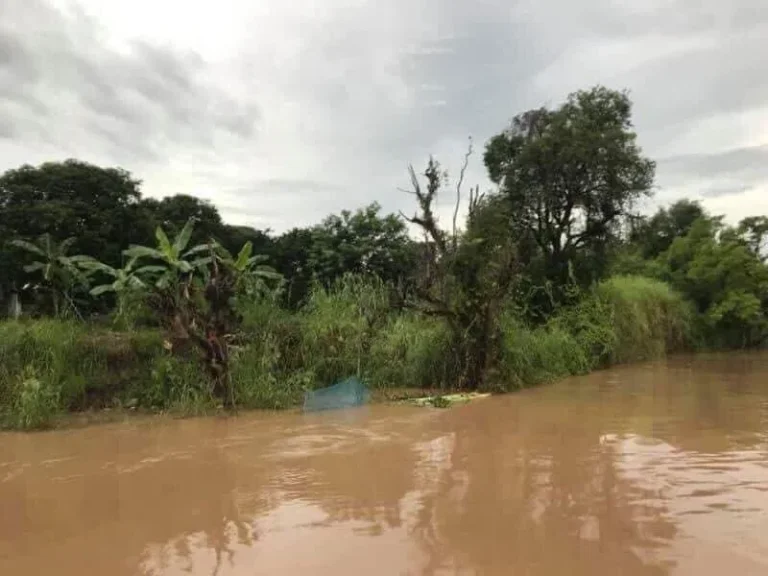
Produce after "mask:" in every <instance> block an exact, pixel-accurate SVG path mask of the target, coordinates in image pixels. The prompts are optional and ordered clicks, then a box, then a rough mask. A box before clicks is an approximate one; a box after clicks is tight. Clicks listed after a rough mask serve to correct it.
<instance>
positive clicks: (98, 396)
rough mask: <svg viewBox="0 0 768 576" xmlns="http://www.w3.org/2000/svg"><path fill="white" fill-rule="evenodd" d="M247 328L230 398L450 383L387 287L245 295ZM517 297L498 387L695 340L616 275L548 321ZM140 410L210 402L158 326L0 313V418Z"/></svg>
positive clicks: (453, 361) (446, 357)
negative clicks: (288, 299) (285, 297)
mask: <svg viewBox="0 0 768 576" xmlns="http://www.w3.org/2000/svg"><path fill="white" fill-rule="evenodd" d="M239 309H240V312H241V314H242V317H243V329H242V332H241V334H240V335H239V338H238V340H237V341H236V342H234V343H233V345H232V346H231V356H230V377H231V381H232V385H233V390H234V394H235V400H236V403H237V404H238V405H239V406H243V407H249V408H269V409H275V408H285V407H289V406H293V405H295V404H297V403H298V402H299V401H300V400H301V398H302V397H303V394H304V391H306V390H311V389H314V388H318V387H322V386H326V385H329V384H332V383H334V382H336V381H338V380H341V379H344V378H347V377H349V376H352V375H356V376H358V377H359V378H360V379H361V380H363V381H364V382H366V383H367V384H369V385H370V386H372V387H374V388H381V389H391V388H428V389H435V388H447V387H448V386H449V384H448V383H451V382H455V381H456V377H455V376H456V374H457V370H458V368H459V367H458V359H457V358H455V357H454V354H453V353H452V350H453V349H454V347H453V346H452V344H453V342H452V339H451V334H450V331H449V330H448V328H447V326H446V325H445V323H444V322H442V321H441V320H439V319H435V318H427V317H424V316H421V315H419V314H417V313H415V312H413V311H410V310H401V309H394V308H393V307H392V306H391V302H390V300H389V292H388V289H387V287H386V286H384V285H383V284H381V283H380V282H377V281H373V280H369V279H363V278H360V277H345V278H343V279H342V280H341V281H339V282H338V283H337V284H335V285H334V286H332V287H331V288H328V289H326V288H322V287H320V286H316V287H315V288H314V290H313V292H312V294H311V297H310V298H309V301H308V303H307V305H306V306H305V307H304V308H303V309H301V310H299V311H298V312H292V311H288V310H285V309H284V308H282V307H281V306H280V305H279V303H278V301H277V299H276V298H271V297H261V298H259V299H253V300H250V301H247V302H240V303H239ZM513 310H514V307H513V306H511V305H510V307H509V311H507V312H505V313H504V315H503V317H502V318H501V321H500V326H501V332H502V347H501V353H500V356H499V358H497V359H496V361H495V362H494V365H493V374H492V375H491V376H492V377H490V378H489V379H488V382H489V386H491V387H493V389H495V390H511V389H516V388H521V387H526V386H532V385H536V384H540V383H543V382H547V381H550V380H554V379H557V378H561V377H563V376H567V375H571V374H583V373H586V372H589V371H590V370H593V369H595V368H598V367H601V366H606V365H610V364H614V363H619V362H631V361H640V360H647V359H652V358H657V357H659V356H661V355H663V354H665V353H667V352H669V351H675V350H679V349H680V348H681V347H683V346H685V345H686V344H687V343H688V342H689V341H690V326H691V312H690V308H689V306H688V305H687V303H686V302H685V301H684V300H683V299H682V298H681V297H680V296H679V295H678V294H677V293H675V292H674V291H672V290H671V289H670V288H669V287H668V286H667V285H665V284H663V283H661V282H657V281H654V280H650V279H647V278H640V277H631V276H626V277H616V278H612V279H610V280H607V281H605V282H603V283H602V284H600V285H598V286H596V287H595V288H594V289H593V290H591V291H589V292H588V293H586V294H585V295H583V297H582V298H581V300H580V302H579V303H578V304H577V305H575V306H573V307H570V308H567V309H563V310H561V311H560V312H558V313H557V314H556V315H555V316H554V317H553V318H552V319H550V321H549V322H548V323H547V324H545V325H544V326H539V327H531V326H528V325H526V324H524V323H523V322H521V321H520V320H519V319H518V318H517V317H516V315H515V314H514V312H513ZM107 406H131V407H133V406H136V407H141V408H147V409H154V410H172V411H174V412H178V413H182V414H198V413H202V412H206V411H208V410H210V409H212V408H215V406H216V401H215V399H214V397H213V395H212V392H211V383H210V380H209V379H208V378H207V376H206V374H205V371H204V370H203V369H202V365H201V364H200V362H199V359H198V358H197V357H196V356H195V355H194V354H192V355H189V356H186V357H185V356H184V355H183V354H179V351H178V350H175V351H174V352H173V353H171V352H170V351H168V350H167V349H166V347H164V340H163V336H162V334H161V333H160V332H158V331H153V330H148V329H133V330H131V331H124V332H117V331H114V330H109V329H107V328H106V327H100V326H96V325H93V324H84V323H77V322H70V321H60V320H36V321H22V322H16V321H8V322H4V323H0V424H2V425H4V426H12V427H21V428H32V427H43V426H45V425H47V424H49V423H50V422H51V421H52V419H54V418H55V416H56V415H57V414H58V413H61V412H63V411H72V410H82V409H88V408H100V407H107Z"/></svg>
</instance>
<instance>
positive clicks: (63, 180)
mask: <svg viewBox="0 0 768 576" xmlns="http://www.w3.org/2000/svg"><path fill="white" fill-rule="evenodd" d="M139 186H140V182H139V181H138V180H136V179H134V178H133V177H132V176H131V174H130V173H129V172H127V171H125V170H122V169H120V168H101V167H99V166H94V165H92V164H88V163H86V162H79V161H77V160H67V161H65V162H47V163H45V164H42V165H40V166H37V167H33V166H28V165H25V166H22V167H20V168H18V169H15V170H9V171H7V172H5V174H3V175H2V176H0V229H2V232H3V233H4V234H5V235H6V237H16V238H34V237H39V236H40V235H41V234H50V235H51V236H52V237H54V238H74V239H75V240H74V241H73V244H72V249H73V250H74V251H76V252H77V253H79V254H87V255H89V256H93V257H94V258H97V259H98V260H100V261H102V262H106V263H108V264H111V265H119V264H120V260H121V251H122V249H123V247H124V246H125V245H127V244H128V243H130V242H136V241H142V240H143V239H144V238H145V237H146V236H147V234H148V233H149V234H150V235H151V228H149V222H147V221H146V220H145V219H143V218H142V214H141V212H140V210H138V203H139V200H140V198H141V193H140V190H139Z"/></svg>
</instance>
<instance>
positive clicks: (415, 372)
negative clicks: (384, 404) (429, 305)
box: [365, 313, 459, 388]
mask: <svg viewBox="0 0 768 576" xmlns="http://www.w3.org/2000/svg"><path fill="white" fill-rule="evenodd" d="M455 360H456V359H455V358H454V357H453V354H452V350H451V342H450V332H449V330H448V328H447V327H446V326H445V324H443V323H442V322H440V321H437V320H434V319H430V318H424V317H421V316H418V315H416V314H415V313H406V314H401V315H399V316H397V317H395V318H391V319H390V320H389V321H388V322H387V324H386V325H385V326H382V327H381V329H380V330H378V331H377V332H376V334H375V335H374V337H373V339H372V342H371V345H370V352H369V354H368V355H367V356H366V362H365V377H366V380H368V381H369V382H370V383H372V384H373V385H374V386H376V387H378V388H388V387H399V388H402V387H406V388H444V387H445V383H446V382H451V381H455V374H456V371H457V370H458V369H459V367H458V363H457V362H456V361H455Z"/></svg>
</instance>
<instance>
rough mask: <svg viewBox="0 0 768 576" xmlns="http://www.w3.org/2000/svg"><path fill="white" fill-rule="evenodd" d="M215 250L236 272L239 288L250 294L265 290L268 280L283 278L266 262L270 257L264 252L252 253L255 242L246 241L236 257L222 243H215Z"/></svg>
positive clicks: (217, 255) (219, 260)
mask: <svg viewBox="0 0 768 576" xmlns="http://www.w3.org/2000/svg"><path fill="white" fill-rule="evenodd" d="M214 251H215V254H216V258H217V261H218V262H220V263H221V264H222V265H224V266H225V267H226V268H228V269H229V270H230V271H232V272H233V273H234V276H235V278H236V282H237V284H238V289H244V290H245V292H246V293H248V294H251V293H253V292H256V291H260V292H263V291H264V290H265V289H266V286H267V282H269V281H279V280H282V279H283V276H282V274H280V273H278V272H277V271H276V270H275V269H274V268H272V267H271V266H267V265H266V264H264V262H266V261H267V259H268V257H267V256H264V255H262V254H256V255H252V254H253V243H251V242H246V243H245V244H244V245H243V247H242V248H241V249H240V252H238V254H237V256H236V257H233V256H232V254H231V253H230V252H229V251H228V250H227V249H226V248H224V247H223V246H221V245H220V244H215V245H214Z"/></svg>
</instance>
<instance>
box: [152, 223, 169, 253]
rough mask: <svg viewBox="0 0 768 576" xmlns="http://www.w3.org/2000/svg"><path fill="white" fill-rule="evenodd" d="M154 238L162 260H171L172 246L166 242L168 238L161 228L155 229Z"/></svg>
mask: <svg viewBox="0 0 768 576" xmlns="http://www.w3.org/2000/svg"><path fill="white" fill-rule="evenodd" d="M155 238H157V247H158V248H159V251H160V252H161V253H162V254H163V258H168V259H170V258H172V257H173V246H171V242H170V240H168V236H167V235H166V234H165V230H163V228H162V227H161V226H158V227H157V228H156V229H155Z"/></svg>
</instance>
